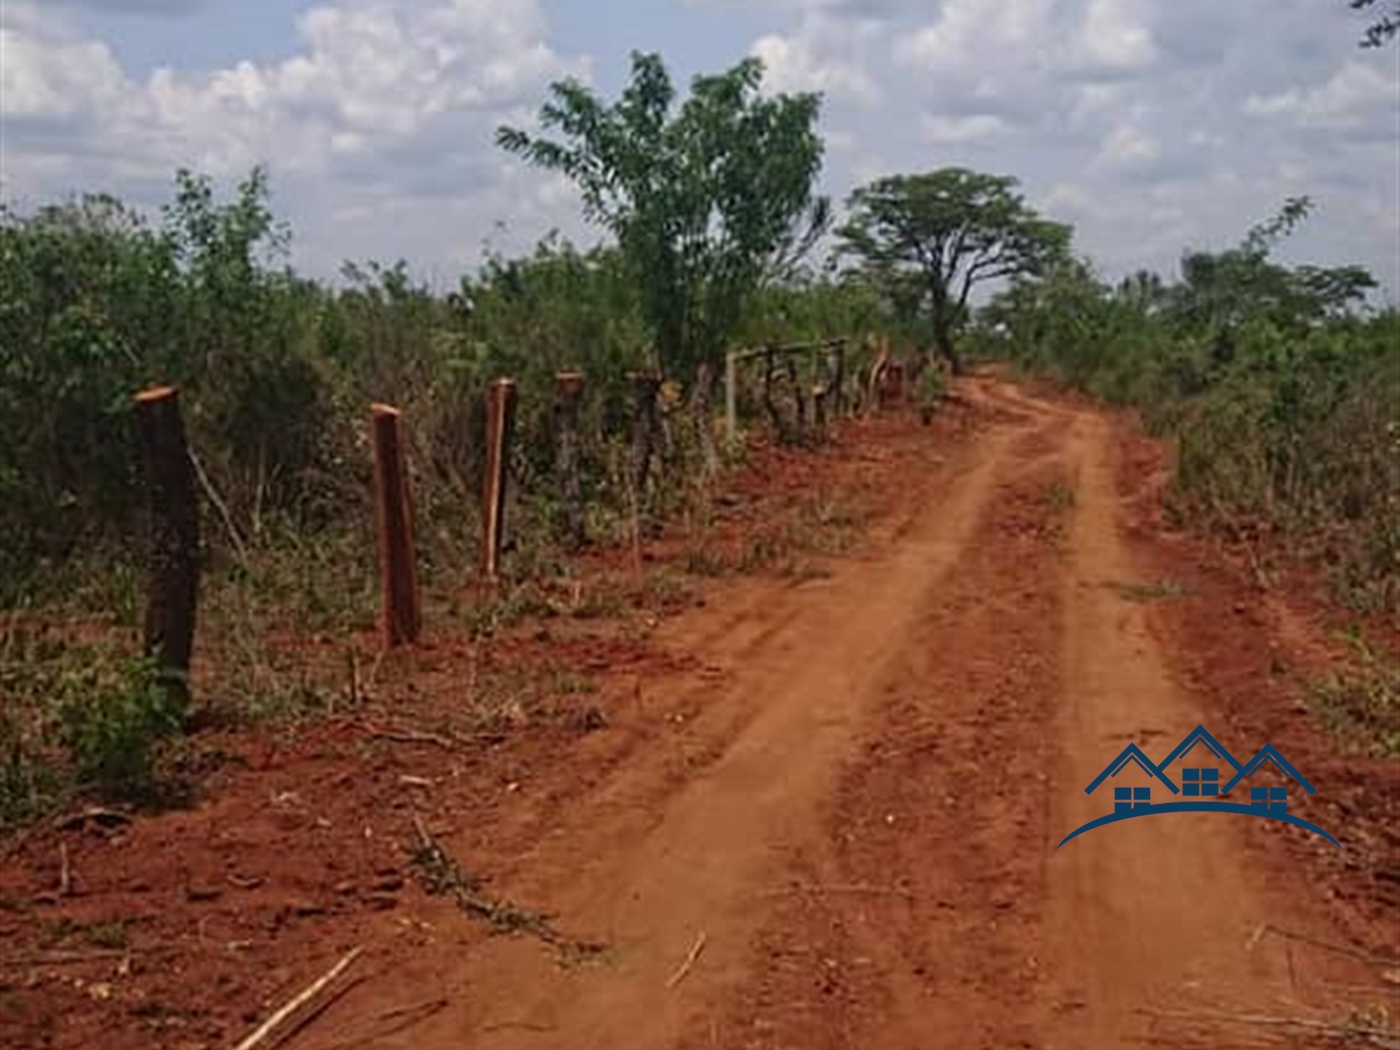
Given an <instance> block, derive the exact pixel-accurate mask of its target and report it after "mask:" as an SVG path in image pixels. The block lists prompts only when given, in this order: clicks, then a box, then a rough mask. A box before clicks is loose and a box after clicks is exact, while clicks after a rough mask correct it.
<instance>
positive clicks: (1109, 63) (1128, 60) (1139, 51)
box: [1079, 0, 1157, 73]
mask: <svg viewBox="0 0 1400 1050" xmlns="http://www.w3.org/2000/svg"><path fill="white" fill-rule="evenodd" d="M1141 6H1142V5H1141V4H1140V3H1139V2H1138V0H1090V2H1089V5H1088V7H1087V9H1086V10H1085V12H1084V19H1083V22H1082V23H1081V26H1080V29H1079V34H1080V35H1079V57H1080V60H1081V62H1082V65H1083V68H1084V69H1086V70H1098V71H1100V72H1104V73H1133V72H1137V71H1140V70H1143V69H1146V68H1147V67H1148V66H1150V65H1151V64H1152V63H1153V62H1154V61H1156V58H1157V47H1156V44H1155V43H1154V42H1153V39H1152V32H1151V30H1150V29H1149V28H1148V26H1147V24H1146V22H1145V21H1144V18H1143V14H1142V10H1141Z"/></svg>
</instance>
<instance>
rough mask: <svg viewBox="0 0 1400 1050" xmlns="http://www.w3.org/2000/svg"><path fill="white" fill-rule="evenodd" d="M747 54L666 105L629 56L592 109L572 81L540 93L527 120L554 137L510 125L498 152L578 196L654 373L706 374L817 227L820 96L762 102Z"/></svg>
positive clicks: (636, 57) (656, 76) (648, 63)
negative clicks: (613, 85)
mask: <svg viewBox="0 0 1400 1050" xmlns="http://www.w3.org/2000/svg"><path fill="white" fill-rule="evenodd" d="M762 80H763V66H762V64H761V63H760V62H759V61H758V60H756V59H752V58H750V59H746V60H744V61H743V62H740V63H739V64H738V65H736V66H735V67H733V68H732V69H730V70H729V71H728V72H725V73H722V74H720V75H718V76H701V77H696V78H695V79H694V80H693V81H692V82H691V89H690V97H689V98H688V99H686V100H685V102H684V103H683V104H682V105H680V106H679V108H675V106H674V104H675V101H676V91H675V88H674V87H673V85H672V83H671V78H670V76H669V75H668V74H667V72H666V68H665V66H664V65H663V63H662V61H661V59H660V57H659V56H657V55H654V54H641V53H637V52H634V53H633V55H632V81H631V83H630V85H629V86H628V87H627V88H626V89H625V90H624V91H623V92H622V96H621V98H620V99H619V100H618V101H616V102H614V103H612V104H610V105H605V104H604V103H603V102H602V101H600V100H599V98H598V97H597V96H596V95H594V94H593V93H592V92H591V91H589V90H588V89H587V88H585V87H583V86H582V85H581V84H579V83H578V82H577V81H574V80H565V81H560V82H557V83H555V84H553V85H552V86H551V88H550V93H549V98H548V100H547V101H546V102H545V104H544V106H543V107H542V108H541V109H540V123H541V125H543V127H544V128H546V129H550V130H554V131H557V132H558V133H559V135H560V139H561V141H555V140H551V139H547V138H539V137H535V136H532V135H530V134H527V133H526V132H524V131H522V130H519V129H516V128H510V127H502V128H501V129H500V130H499V131H498V132H497V137H496V140H497V143H498V144H499V145H500V146H502V147H503V148H504V149H506V150H508V151H509V152H511V153H514V154H517V155H519V156H523V157H525V158H526V159H528V160H529V161H531V162H532V163H534V164H536V165H538V166H539V167H542V168H546V169H548V170H551V171H558V172H562V173H563V174H564V175H566V176H568V177H569V178H570V179H572V180H573V181H574V182H575V183H576V184H577V185H578V187H579V189H580V191H581V192H582V196H583V205H584V211H585V215H586V217H587V218H588V219H589V220H590V221H592V222H595V223H598V224H601V225H602V226H604V227H605V228H606V229H607V230H609V231H610V232H611V233H612V234H613V235H614V236H615V237H616V238H617V242H618V246H619V247H620V248H621V250H622V253H623V256H624V258H625V259H626V261H627V265H628V268H629V270H630V272H631V275H632V278H633V280H634V281H635V283H636V286H637V289H638V292H639V295H640V297H641V302H642V311H643V314H644V316H645V318H646V320H647V323H648V325H649V327H650V328H651V332H652V336H653V338H654V340H655V342H656V347H657V351H658V353H659V356H660V359H661V364H662V367H663V368H664V369H665V370H667V371H668V372H670V373H672V374H679V375H680V377H681V378H682V379H684V380H686V381H690V380H693V379H699V380H700V381H701V383H702V384H708V382H709V376H710V375H712V374H713V373H714V366H715V365H716V364H717V363H718V358H719V356H720V354H721V352H722V351H723V348H724V345H725V343H726V341H727V340H728V339H730V338H731V337H732V336H733V335H734V334H735V333H736V332H737V330H738V329H739V326H740V325H741V324H742V323H743V320H744V312H745V309H746V307H747V305H748V304H749V302H750V300H751V298H752V296H753V294H754V293H755V292H756V291H757V290H758V288H759V287H760V286H761V284H762V283H763V281H764V278H765V277H766V276H767V275H769V274H770V273H772V272H774V271H775V270H780V269H783V268H786V267H789V266H790V265H791V264H792V262H793V260H794V258H796V257H800V256H801V255H802V254H804V253H805V252H806V251H807V250H808V249H809V248H810V247H811V246H812V244H813V243H814V242H815V241H816V240H817V239H818V237H819V236H820V235H821V233H822V232H824V229H825V226H826V224H827V219H828V216H829V207H828V205H827V202H826V201H825V200H823V199H821V198H818V197H816V196H815V195H814V192H813V188H814V184H815V182H816V178H817V174H818V172H819V171H820V169H821V161H822V141H821V138H820V137H819V136H818V135H817V133H816V130H815V127H816V122H817V117H818V114H819V110H820V104H821V103H820V97H819V96H817V95H814V94H800V95H776V96H772V97H767V98H765V97H763V96H762V95H760V93H759V88H760V85H761V83H762Z"/></svg>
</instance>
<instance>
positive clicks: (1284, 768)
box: [1220, 744, 1317, 795]
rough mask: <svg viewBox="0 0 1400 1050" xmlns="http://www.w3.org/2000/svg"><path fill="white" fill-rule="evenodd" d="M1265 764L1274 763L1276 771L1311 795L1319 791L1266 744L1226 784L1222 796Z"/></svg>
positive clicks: (1221, 791) (1276, 749)
mask: <svg viewBox="0 0 1400 1050" xmlns="http://www.w3.org/2000/svg"><path fill="white" fill-rule="evenodd" d="M1265 762H1272V763H1273V764H1274V768H1275V769H1277V770H1278V771H1279V772H1280V773H1282V774H1283V775H1284V776H1286V777H1292V778H1293V779H1294V780H1296V781H1297V782H1298V783H1299V785H1301V786H1302V788H1303V790H1304V791H1306V792H1307V793H1308V794H1309V795H1311V794H1314V793H1315V792H1316V791H1317V789H1316V788H1314V787H1313V786H1312V784H1310V783H1309V782H1308V780H1307V778H1306V777H1304V776H1303V774H1302V773H1299V772H1298V771H1297V770H1296V769H1294V768H1293V764H1292V763H1291V762H1289V761H1288V759H1286V758H1284V757H1283V756H1282V755H1281V754H1279V752H1278V748H1276V747H1274V745H1273V744H1265V745H1264V746H1263V747H1261V748H1260V749H1259V753H1258V754H1257V755H1255V756H1254V757H1253V758H1251V759H1250V760H1249V763H1248V764H1247V765H1245V766H1244V768H1243V769H1240V771H1239V772H1238V773H1236V774H1235V775H1234V777H1233V778H1231V780H1230V782H1229V783H1228V784H1226V785H1225V786H1224V787H1222V788H1221V789H1220V793H1221V794H1222V795H1228V794H1229V793H1230V789H1231V788H1232V787H1234V786H1235V785H1236V784H1238V783H1239V782H1240V781H1241V780H1243V779H1244V778H1245V777H1252V776H1254V774H1255V773H1257V772H1258V771H1259V769H1260V767H1261V766H1263V765H1264V763H1265Z"/></svg>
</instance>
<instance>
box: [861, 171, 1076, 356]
mask: <svg viewBox="0 0 1400 1050" xmlns="http://www.w3.org/2000/svg"><path fill="white" fill-rule="evenodd" d="M1016 186H1017V180H1015V179H1014V178H1010V177H1008V176H1002V175H987V174H983V173H980V172H974V171H968V170H967V169H965V168H943V169H941V170H938V171H933V172H929V173H927V174H924V175H895V176H891V177H889V178H884V179H880V180H878V181H876V182H873V183H871V184H870V185H868V186H863V187H861V188H860V189H857V190H856V191H855V193H853V194H852V195H851V199H850V207H851V215H850V218H849V220H848V221H847V223H846V224H845V226H843V227H842V228H841V229H840V230H839V231H838V233H839V236H840V237H841V240H842V245H841V251H842V252H843V253H844V254H851V255H855V256H857V257H859V258H860V259H861V260H862V263H863V265H864V266H865V268H866V269H867V270H868V271H869V272H870V273H871V275H872V276H873V277H874V278H875V279H876V280H878V281H879V282H880V283H881V284H882V285H883V286H884V287H885V288H886V289H887V290H888V294H889V295H890V297H891V300H892V301H893V302H894V303H895V304H896V307H897V309H898V310H899V311H900V312H903V313H908V312H910V311H916V312H918V313H921V314H922V315H924V316H926V317H927V319H928V322H929V324H930V326H931V329H932V336H933V344H934V349H935V350H936V352H937V353H938V354H939V355H940V356H942V357H943V358H945V359H946V360H947V361H948V362H949V364H951V365H952V366H953V369H954V371H961V370H962V359H961V357H960V356H959V354H958V351H957V348H956V345H955V333H956V331H957V330H958V328H959V327H961V326H962V325H963V324H964V323H965V321H966V320H967V315H968V298H969V296H970V295H971V293H972V289H973V288H974V287H975V286H977V285H978V284H982V283H984V282H987V281H995V280H998V279H1005V278H1015V277H1018V276H1025V275H1029V274H1035V273H1039V272H1042V271H1043V270H1044V269H1045V268H1046V267H1047V266H1048V265H1049V264H1051V263H1052V262H1054V261H1055V260H1057V259H1060V258H1062V257H1063V256H1064V254H1065V252H1066V250H1067V249H1068V246H1069V241H1070V234H1071V231H1070V228H1069V227H1068V226H1065V225H1062V224H1060V223H1055V222H1050V221H1048V220H1046V219H1043V218H1041V217H1040V216H1039V215H1038V214H1037V213H1036V212H1035V211H1034V210H1033V209H1031V208H1030V207H1029V206H1028V205H1027V204H1026V202H1025V200H1024V199H1023V198H1022V197H1021V196H1020V194H1018V193H1017V192H1016V189H1015V188H1016Z"/></svg>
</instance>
